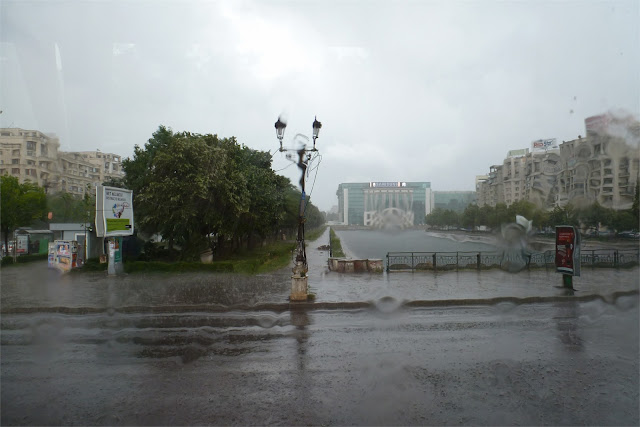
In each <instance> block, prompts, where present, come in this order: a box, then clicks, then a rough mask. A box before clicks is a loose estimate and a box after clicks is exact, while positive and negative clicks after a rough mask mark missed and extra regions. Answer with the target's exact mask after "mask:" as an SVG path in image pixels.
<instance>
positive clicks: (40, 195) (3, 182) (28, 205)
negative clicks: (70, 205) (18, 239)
mask: <svg viewBox="0 0 640 427" xmlns="http://www.w3.org/2000/svg"><path fill="white" fill-rule="evenodd" d="M0 196H1V200H0V202H1V203H2V204H1V212H0V215H1V216H0V228H1V229H2V233H3V234H4V243H5V245H6V246H5V247H7V248H8V247H9V245H8V240H9V234H10V233H11V232H12V231H13V230H15V229H16V228H17V227H24V226H29V225H31V224H32V223H33V222H34V221H36V220H40V219H44V217H45V214H46V212H47V201H46V197H45V193H44V188H42V187H38V186H37V185H36V184H34V183H32V182H29V181H26V182H24V183H22V184H20V182H19V181H18V178H16V177H13V176H8V175H4V176H1V177H0Z"/></svg>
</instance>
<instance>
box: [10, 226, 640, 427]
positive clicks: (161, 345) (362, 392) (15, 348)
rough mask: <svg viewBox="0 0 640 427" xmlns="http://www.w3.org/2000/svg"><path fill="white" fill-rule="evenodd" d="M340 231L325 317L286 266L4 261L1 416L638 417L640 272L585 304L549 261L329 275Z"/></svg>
mask: <svg viewBox="0 0 640 427" xmlns="http://www.w3.org/2000/svg"><path fill="white" fill-rule="evenodd" d="M327 240H328V235H327V234H326V233H325V235H324V236H322V237H321V238H320V239H318V241H316V242H313V243H311V244H310V245H309V248H308V250H307V255H308V260H309V264H310V271H309V276H310V279H309V283H310V285H311V288H312V291H313V292H315V293H316V295H317V302H316V303H315V304H313V305H312V307H315V308H313V309H308V308H309V307H307V309H301V308H300V306H297V305H291V306H289V305H288V303H287V297H288V295H289V292H290V279H289V276H290V272H288V271H287V270H286V269H285V270H282V271H279V272H276V273H274V274H267V275H261V276H238V275H228V274H202V273H184V274H165V273H163V274H131V275H123V276H118V277H109V276H107V275H106V274H105V273H89V274H84V273H83V274H70V275H65V276H62V277H58V276H57V275H52V274H51V273H50V272H49V271H48V270H47V268H46V264H45V263H34V264H28V265H21V266H16V267H11V268H3V269H2V270H1V271H0V279H1V280H2V282H1V284H0V285H1V286H0V291H1V294H0V296H1V297H2V301H1V308H2V318H1V320H0V332H1V335H0V345H1V351H2V358H1V361H0V363H1V380H2V381H1V383H0V399H1V404H2V413H1V415H0V424H2V425H78V424H81V425H86V424H90V425H203V424H204V425H266V424H269V425H271V424H284V425H302V424H311V425H346V424H354V425H451V424H455V425H478V424H482V425H487V424H490V425H577V424H580V425H638V424H639V422H640V416H639V412H638V411H639V407H638V401H639V378H640V371H639V359H638V355H639V353H640V349H639V337H640V331H639V325H640V314H639V298H638V287H639V283H638V282H639V280H640V279H639V274H638V273H639V271H638V269H637V268H635V269H631V270H623V269H620V270H615V269H594V270H591V269H588V268H587V269H583V275H582V277H579V278H575V280H574V285H575V287H576V288H577V289H578V290H577V291H576V292H575V294H574V296H570V295H569V294H567V292H566V291H565V290H564V289H562V288H560V287H559V286H560V276H559V275H558V274H557V273H555V272H553V271H546V270H532V271H523V272H520V273H517V274H510V273H506V272H502V271H499V270H490V271H482V272H476V271H465V272H462V271H461V272H437V273H434V272H420V273H390V274H386V273H385V274H353V275H344V274H339V273H335V272H330V271H328V270H327V268H326V259H327V256H328V254H327V252H326V251H320V250H317V249H316V248H317V247H318V246H320V245H322V244H326V242H327ZM510 297H513V298H510ZM591 297H594V298H591ZM596 297H597V298H596ZM496 298H497V299H496ZM505 299H508V302H497V301H505ZM532 301H533V302H534V303H532ZM345 302H346V303H352V304H351V305H348V304H344V303H345ZM430 302H442V303H443V304H442V306H437V307H436V306H431V307H424V306H421V304H422V303H425V304H426V303H430ZM358 303H362V304H360V305H358ZM269 304H273V309H269V308H266V307H268V306H269ZM469 304H470V305H469ZM427 305H428V304H427ZM348 307H360V308H351V309H348ZM150 309H152V310H150Z"/></svg>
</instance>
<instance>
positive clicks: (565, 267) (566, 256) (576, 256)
mask: <svg viewBox="0 0 640 427" xmlns="http://www.w3.org/2000/svg"><path fill="white" fill-rule="evenodd" d="M556 271H557V272H558V273H562V275H563V283H564V286H565V287H573V280H572V277H573V276H580V231H578V230H576V228H575V227H572V226H570V225H558V226H556Z"/></svg>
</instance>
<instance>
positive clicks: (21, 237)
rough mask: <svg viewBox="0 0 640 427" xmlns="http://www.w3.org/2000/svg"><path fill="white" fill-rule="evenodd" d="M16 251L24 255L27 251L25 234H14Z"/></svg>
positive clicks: (27, 238)
mask: <svg viewBox="0 0 640 427" xmlns="http://www.w3.org/2000/svg"><path fill="white" fill-rule="evenodd" d="M16 243H17V244H16V253H17V254H21V255H26V254H28V253H29V236H27V235H26V234H18V235H17V236H16Z"/></svg>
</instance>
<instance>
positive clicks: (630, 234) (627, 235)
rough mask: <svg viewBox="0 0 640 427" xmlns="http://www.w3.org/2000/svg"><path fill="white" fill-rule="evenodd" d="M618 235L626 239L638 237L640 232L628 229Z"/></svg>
mask: <svg viewBox="0 0 640 427" xmlns="http://www.w3.org/2000/svg"><path fill="white" fill-rule="evenodd" d="M618 236H619V237H622V238H624V239H637V238H638V236H639V234H638V232H637V231H632V230H628V231H622V232H620V233H618Z"/></svg>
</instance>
